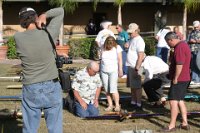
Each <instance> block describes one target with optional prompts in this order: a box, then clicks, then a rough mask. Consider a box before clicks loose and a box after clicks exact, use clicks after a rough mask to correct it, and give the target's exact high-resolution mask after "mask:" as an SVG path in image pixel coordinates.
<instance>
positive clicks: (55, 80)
mask: <svg viewBox="0 0 200 133" xmlns="http://www.w3.org/2000/svg"><path fill="white" fill-rule="evenodd" d="M51 81H53V82H58V81H59V79H58V78H55V79H52V80H51Z"/></svg>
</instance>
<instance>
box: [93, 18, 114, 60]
mask: <svg viewBox="0 0 200 133" xmlns="http://www.w3.org/2000/svg"><path fill="white" fill-rule="evenodd" d="M111 25H112V22H110V21H103V22H101V24H100V26H101V27H102V28H103V29H102V30H101V31H99V33H98V34H97V37H96V39H95V42H96V44H97V46H98V53H97V54H98V56H99V59H100V58H101V56H100V55H101V50H102V48H103V45H104V42H105V40H106V38H107V37H109V36H112V37H114V38H115V39H116V37H115V35H114V33H113V32H112V31H111V30H110V26H111Z"/></svg>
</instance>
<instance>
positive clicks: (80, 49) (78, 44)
mask: <svg viewBox="0 0 200 133" xmlns="http://www.w3.org/2000/svg"><path fill="white" fill-rule="evenodd" d="M144 41H145V44H146V46H145V53H146V55H155V46H156V40H155V39H154V38H153V37H144ZM7 45H8V47H9V48H8V53H7V56H8V58H9V59H14V58H18V57H17V54H16V48H15V41H14V37H9V39H8V42H7ZM68 45H69V46H70V52H69V55H70V56H72V57H73V58H77V57H81V58H84V59H96V58H97V55H96V53H97V45H96V43H95V38H79V39H70V40H69V42H68Z"/></svg>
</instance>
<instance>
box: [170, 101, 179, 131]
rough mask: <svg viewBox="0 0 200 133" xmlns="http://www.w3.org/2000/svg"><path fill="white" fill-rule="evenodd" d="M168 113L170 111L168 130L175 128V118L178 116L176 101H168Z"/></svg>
mask: <svg viewBox="0 0 200 133" xmlns="http://www.w3.org/2000/svg"><path fill="white" fill-rule="evenodd" d="M169 104H170V111H171V120H170V123H169V129H172V128H174V127H175V126H176V118H177V116H178V109H179V108H178V101H176V100H170V101H169Z"/></svg>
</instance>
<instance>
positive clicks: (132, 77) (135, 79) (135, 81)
mask: <svg viewBox="0 0 200 133" xmlns="http://www.w3.org/2000/svg"><path fill="white" fill-rule="evenodd" d="M142 72H143V68H142V67H141V68H140V69H139V71H138V72H136V71H135V68H132V67H130V66H128V74H127V87H130V88H133V89H141V88H142Z"/></svg>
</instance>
